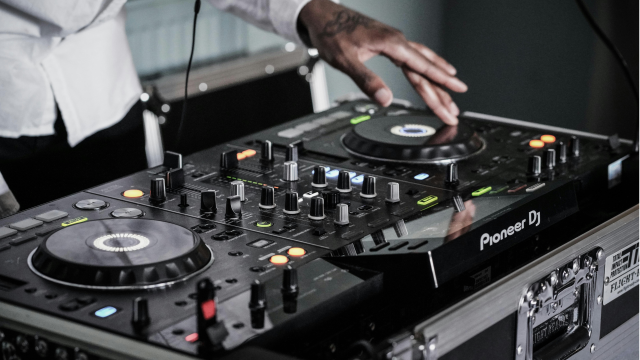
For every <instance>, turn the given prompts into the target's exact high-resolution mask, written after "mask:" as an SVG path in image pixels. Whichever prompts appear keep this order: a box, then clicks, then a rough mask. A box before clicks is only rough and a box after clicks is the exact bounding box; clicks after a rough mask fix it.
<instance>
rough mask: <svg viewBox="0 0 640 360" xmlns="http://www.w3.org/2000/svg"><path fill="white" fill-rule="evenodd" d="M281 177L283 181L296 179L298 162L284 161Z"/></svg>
mask: <svg viewBox="0 0 640 360" xmlns="http://www.w3.org/2000/svg"><path fill="white" fill-rule="evenodd" d="M282 179H283V180H284V181H298V163H297V162H295V161H285V163H284V167H283V174H282Z"/></svg>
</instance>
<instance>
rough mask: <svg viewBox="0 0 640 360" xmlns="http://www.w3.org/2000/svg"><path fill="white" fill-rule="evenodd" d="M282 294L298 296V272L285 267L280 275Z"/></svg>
mask: <svg viewBox="0 0 640 360" xmlns="http://www.w3.org/2000/svg"><path fill="white" fill-rule="evenodd" d="M282 293H283V294H296V295H297V294H298V270H296V269H294V268H292V267H291V265H287V267H286V268H285V269H284V272H283V273H282Z"/></svg>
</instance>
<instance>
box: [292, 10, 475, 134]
mask: <svg viewBox="0 0 640 360" xmlns="http://www.w3.org/2000/svg"><path fill="white" fill-rule="evenodd" d="M299 20H300V22H301V23H302V25H304V26H305V27H306V29H307V31H308V33H309V39H310V40H311V44H312V45H313V46H314V47H315V48H317V49H318V51H319V54H320V57H321V58H322V59H323V60H325V61H326V62H327V63H329V64H330V65H331V66H333V67H335V68H337V69H338V70H340V71H342V72H344V73H345V74H347V75H348V76H349V77H351V79H353V81H354V82H355V83H356V84H357V85H358V87H359V88H360V89H361V90H362V91H363V92H364V93H365V94H367V95H368V96H369V97H370V98H371V99H373V100H375V101H376V102H377V103H379V104H380V105H382V106H389V105H390V104H391V101H392V100H393V94H392V93H391V90H390V89H389V87H388V86H387V85H386V84H385V83H384V81H383V80H382V79H381V78H380V77H379V76H378V75H376V74H375V73H374V72H373V71H371V70H370V69H368V68H367V67H366V66H365V65H364V62H365V61H367V60H369V59H370V58H372V57H374V56H375V55H383V56H385V57H387V58H389V60H391V61H392V62H393V63H394V64H396V66H399V67H401V68H402V72H403V73H404V75H405V77H406V78H407V80H409V82H410V83H411V85H412V86H413V88H414V89H415V90H416V91H417V92H418V94H419V95H420V96H421V97H422V99H423V100H424V101H425V103H426V104H427V106H429V108H431V110H433V112H434V113H435V114H436V115H437V116H438V117H439V118H440V119H442V121H443V122H444V123H446V124H448V125H456V124H458V118H457V116H458V115H459V113H460V110H459V109H458V107H457V106H456V104H455V103H454V102H453V100H452V99H451V96H450V95H449V94H448V93H447V92H446V91H445V90H444V89H445V88H447V89H449V90H452V91H455V92H465V91H467V85H465V84H464V83H463V82H462V81H460V80H459V79H458V78H457V77H455V74H456V69H455V68H454V67H453V66H451V64H449V63H448V62H447V61H446V60H444V59H443V58H441V57H440V56H438V55H437V54H436V53H435V52H434V51H433V50H431V49H429V48H428V47H426V46H424V45H422V44H418V43H415V42H411V41H408V40H407V39H406V38H405V37H404V35H403V34H402V33H401V32H400V31H399V30H397V29H394V28H392V27H390V26H388V25H385V24H383V23H381V22H378V21H376V20H373V19H371V18H369V17H367V16H364V15H362V14H360V13H358V12H356V11H354V10H351V9H349V8H347V7H344V6H342V5H339V4H336V3H333V2H332V1H329V0H313V1H311V2H309V3H308V4H307V5H305V6H304V7H303V8H302V10H301V12H300V16H299Z"/></svg>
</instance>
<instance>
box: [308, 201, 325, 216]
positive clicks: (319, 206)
mask: <svg viewBox="0 0 640 360" xmlns="http://www.w3.org/2000/svg"><path fill="white" fill-rule="evenodd" d="M309 219H311V220H322V219H324V199H322V198H321V197H320V196H316V197H314V198H311V204H310V206H309Z"/></svg>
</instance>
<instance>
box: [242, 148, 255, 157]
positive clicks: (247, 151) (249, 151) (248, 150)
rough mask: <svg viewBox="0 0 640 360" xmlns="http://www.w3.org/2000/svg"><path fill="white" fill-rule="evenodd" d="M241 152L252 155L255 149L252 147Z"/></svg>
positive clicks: (248, 155)
mask: <svg viewBox="0 0 640 360" xmlns="http://www.w3.org/2000/svg"><path fill="white" fill-rule="evenodd" d="M242 153H243V154H245V155H246V156H247V157H252V156H253V155H255V154H256V151H255V150H253V149H247V150H245V151H243V152H242Z"/></svg>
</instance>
